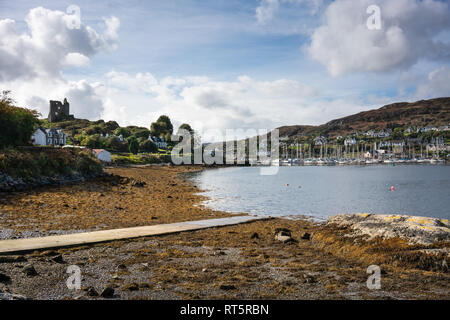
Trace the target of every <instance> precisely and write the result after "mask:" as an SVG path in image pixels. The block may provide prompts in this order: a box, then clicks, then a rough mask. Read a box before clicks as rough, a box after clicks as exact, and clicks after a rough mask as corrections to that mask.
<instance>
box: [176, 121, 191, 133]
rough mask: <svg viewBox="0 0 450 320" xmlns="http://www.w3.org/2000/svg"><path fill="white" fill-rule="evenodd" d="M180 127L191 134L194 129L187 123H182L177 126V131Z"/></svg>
mask: <svg viewBox="0 0 450 320" xmlns="http://www.w3.org/2000/svg"><path fill="white" fill-rule="evenodd" d="M181 129H184V130H187V131H189V132H190V133H191V134H193V133H194V130H193V129H192V127H191V126H190V125H188V124H187V123H183V124H182V125H181V126H180V127H179V128H178V131H180V130H181Z"/></svg>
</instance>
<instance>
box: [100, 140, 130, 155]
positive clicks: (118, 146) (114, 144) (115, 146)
mask: <svg viewBox="0 0 450 320" xmlns="http://www.w3.org/2000/svg"><path fill="white" fill-rule="evenodd" d="M105 149H107V150H111V151H115V152H127V151H128V142H126V141H124V142H121V141H120V139H119V138H118V137H115V136H111V137H108V138H106V139H105Z"/></svg>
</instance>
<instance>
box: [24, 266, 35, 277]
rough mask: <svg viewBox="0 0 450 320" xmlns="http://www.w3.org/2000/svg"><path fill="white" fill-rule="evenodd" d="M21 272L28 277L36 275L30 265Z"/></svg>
mask: <svg viewBox="0 0 450 320" xmlns="http://www.w3.org/2000/svg"><path fill="white" fill-rule="evenodd" d="M22 272H23V273H25V274H26V275H27V276H29V277H34V276H37V275H38V273H37V272H36V269H35V268H34V266H33V265H32V264H27V265H26V266H24V267H23V269H22Z"/></svg>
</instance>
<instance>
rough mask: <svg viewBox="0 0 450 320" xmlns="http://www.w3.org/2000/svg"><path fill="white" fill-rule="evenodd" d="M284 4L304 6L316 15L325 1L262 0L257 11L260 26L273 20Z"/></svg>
mask: <svg viewBox="0 0 450 320" xmlns="http://www.w3.org/2000/svg"><path fill="white" fill-rule="evenodd" d="M283 3H291V4H303V5H305V6H307V7H309V9H310V13H311V14H316V13H317V12H318V11H319V9H320V7H321V6H322V5H323V0H261V2H260V4H259V6H258V7H257V8H256V10H255V11H256V14H255V16H256V20H257V21H258V24H266V23H267V22H268V21H270V20H272V19H273V18H274V16H275V14H276V13H277V12H278V10H279V8H280V5H282V4H283Z"/></svg>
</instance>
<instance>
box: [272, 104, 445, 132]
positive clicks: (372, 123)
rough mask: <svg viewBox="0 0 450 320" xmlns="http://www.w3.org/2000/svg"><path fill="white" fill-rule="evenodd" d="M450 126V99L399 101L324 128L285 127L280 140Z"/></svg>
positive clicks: (281, 128)
mask: <svg viewBox="0 0 450 320" xmlns="http://www.w3.org/2000/svg"><path fill="white" fill-rule="evenodd" d="M449 123H450V97H447V98H437V99H430V100H420V101H416V102H411V103H408V102H399V103H393V104H389V105H386V106H384V107H381V108H379V109H376V110H370V111H364V112H360V113H357V114H354V115H351V116H347V117H343V118H340V119H336V120H331V121H329V122H327V123H325V124H322V125H320V126H308V125H295V126H283V127H280V128H278V129H279V130H280V137H283V136H288V137H294V136H316V135H323V136H327V137H330V138H334V137H336V136H346V135H349V134H351V133H354V132H366V131H368V130H381V129H393V128H396V127H410V126H415V127H426V126H428V125H434V126H443V125H448V124H449Z"/></svg>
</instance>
